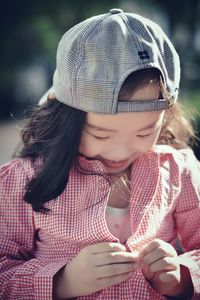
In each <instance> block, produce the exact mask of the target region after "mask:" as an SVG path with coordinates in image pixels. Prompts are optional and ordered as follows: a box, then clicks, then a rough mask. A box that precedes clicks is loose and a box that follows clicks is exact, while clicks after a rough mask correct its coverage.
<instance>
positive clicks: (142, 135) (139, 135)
mask: <svg viewBox="0 0 200 300" xmlns="http://www.w3.org/2000/svg"><path fill="white" fill-rule="evenodd" d="M152 134H153V132H151V133H148V134H138V135H137V137H139V138H145V137H148V136H150V135H152Z"/></svg>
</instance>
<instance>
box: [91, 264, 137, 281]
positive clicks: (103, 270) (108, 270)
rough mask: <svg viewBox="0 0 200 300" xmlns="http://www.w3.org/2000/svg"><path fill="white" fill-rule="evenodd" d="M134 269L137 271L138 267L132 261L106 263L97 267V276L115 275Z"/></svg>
mask: <svg viewBox="0 0 200 300" xmlns="http://www.w3.org/2000/svg"><path fill="white" fill-rule="evenodd" d="M134 271H136V267H135V264H132V263H126V264H121V263H120V264H111V265H105V266H100V267H97V268H96V278H106V277H113V276H116V275H120V274H125V273H130V272H134Z"/></svg>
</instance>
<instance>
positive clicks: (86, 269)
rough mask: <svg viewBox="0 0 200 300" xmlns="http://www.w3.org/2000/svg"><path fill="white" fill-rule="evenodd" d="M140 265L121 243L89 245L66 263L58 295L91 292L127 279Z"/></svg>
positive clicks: (77, 294) (59, 281)
mask: <svg viewBox="0 0 200 300" xmlns="http://www.w3.org/2000/svg"><path fill="white" fill-rule="evenodd" d="M138 268H139V264H138V263H137V262H134V256H133V254H132V253H130V252H127V251H126V248H125V247H124V246H123V245H121V244H118V243H110V242H104V243H100V244H96V245H92V246H88V247H86V248H84V249H83V250H82V251H80V252H79V254H78V255H77V256H76V257H75V258H74V259H73V260H72V261H71V262H69V263H68V264H67V265H66V266H65V268H64V269H63V272H62V276H61V277H60V279H59V280H58V279H57V282H56V285H57V284H58V283H59V286H57V287H56V290H57V292H56V294H57V295H58V296H59V295H62V297H63V298H70V297H77V296H84V295H89V294H91V293H95V292H97V291H99V290H102V289H104V288H107V287H110V286H112V285H115V284H119V283H121V282H123V281H125V280H127V279H128V278H130V277H131V276H132V274H133V272H134V271H136V269H138Z"/></svg>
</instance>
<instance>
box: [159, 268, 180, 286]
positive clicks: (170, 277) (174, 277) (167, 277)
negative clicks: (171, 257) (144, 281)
mask: <svg viewBox="0 0 200 300" xmlns="http://www.w3.org/2000/svg"><path fill="white" fill-rule="evenodd" d="M159 279H160V281H162V282H164V283H170V284H172V283H173V284H174V285H177V284H178V283H179V282H180V274H179V272H178V271H169V272H163V273H160V274H159Z"/></svg>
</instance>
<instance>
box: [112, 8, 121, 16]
mask: <svg viewBox="0 0 200 300" xmlns="http://www.w3.org/2000/svg"><path fill="white" fill-rule="evenodd" d="M109 13H110V14H111V15H115V14H120V13H123V10H122V9H120V8H112V9H111V10H110V11H109Z"/></svg>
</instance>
